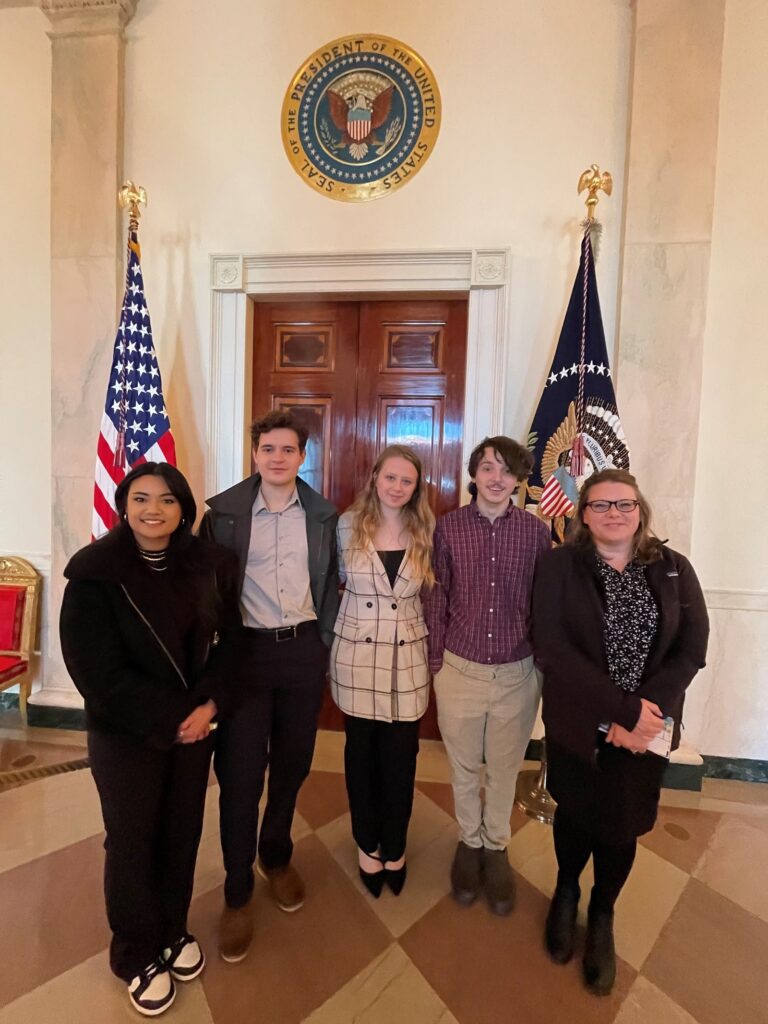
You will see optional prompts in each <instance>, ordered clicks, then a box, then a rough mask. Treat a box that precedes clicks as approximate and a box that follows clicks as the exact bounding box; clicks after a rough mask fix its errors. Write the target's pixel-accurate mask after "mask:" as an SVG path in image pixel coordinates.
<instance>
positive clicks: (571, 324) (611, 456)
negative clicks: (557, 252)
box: [525, 224, 629, 542]
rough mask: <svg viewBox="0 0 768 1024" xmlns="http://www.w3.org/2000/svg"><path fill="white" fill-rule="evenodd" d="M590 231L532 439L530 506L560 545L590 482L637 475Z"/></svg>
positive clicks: (587, 234) (588, 229)
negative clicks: (628, 472)
mask: <svg viewBox="0 0 768 1024" xmlns="http://www.w3.org/2000/svg"><path fill="white" fill-rule="evenodd" d="M590 227H591V226H590V225H589V224H587V227H586V230H585V232H584V238H583V239H582V243H581V260H580V262H579V272H578V274H577V275H576V281H575V282H574V285H573V292H572V293H571V300H570V302H569V303H568V310H567V312H566V314H565V320H564V321H563V329H562V331H561V332H560V340H559V341H558V343H557V349H556V351H555V357H554V359H553V360H552V366H551V367H550V371H549V376H548V377H547V381H546V384H545V385H544V392H543V394H542V396H541V401H540V402H539V407H538V409H537V410H536V415H535V416H534V418H533V423H532V424H531V432H530V436H529V447H530V448H531V449H532V450H533V453H534V456H535V460H536V461H535V465H534V469H533V473H532V474H531V476H530V478H529V480H528V481H527V485H526V495H525V505H526V508H527V509H529V510H530V511H532V512H535V513H536V514H537V515H538V516H539V517H540V518H542V519H544V521H545V522H550V523H551V526H552V536H553V539H554V540H555V541H556V542H559V541H562V540H563V538H564V536H565V529H566V523H567V521H568V519H569V518H571V517H572V516H573V513H574V509H575V505H576V502H577V501H578V496H579V489H580V487H581V485H582V483H583V482H584V481H585V480H586V479H587V478H588V477H589V476H591V474H592V473H594V472H596V471H597V470H600V469H607V468H608V467H613V468H615V469H629V448H628V447H627V442H626V438H625V436H624V430H623V429H622V426H621V420H620V419H619V413H618V409H617V408H616V395H615V393H614V390H613V380H612V379H611V370H610V367H609V365H608V352H607V350H606V347H605V334H604V332H603V319H602V316H601V315H600V299H599V298H598V295H597V280H596V278H595V267H594V257H593V253H592V242H591V238H590Z"/></svg>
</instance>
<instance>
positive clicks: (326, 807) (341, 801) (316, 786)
mask: <svg viewBox="0 0 768 1024" xmlns="http://www.w3.org/2000/svg"><path fill="white" fill-rule="evenodd" d="M296 808H297V810H298V812H299V814H301V815H302V817H303V818H304V820H305V821H306V822H307V824H309V825H310V826H311V827H312V828H321V827H322V826H323V825H327V824H328V822H329V821H333V820H334V819H335V818H338V817H340V816H341V815H342V814H346V812H347V811H348V810H349V804H348V802H347V787H346V783H345V782H344V776H343V775H341V774H339V772H316V771H312V772H310V773H309V778H308V779H307V781H306V782H305V783H304V785H303V786H302V787H301V789H300V790H299V799H298V800H297V801H296Z"/></svg>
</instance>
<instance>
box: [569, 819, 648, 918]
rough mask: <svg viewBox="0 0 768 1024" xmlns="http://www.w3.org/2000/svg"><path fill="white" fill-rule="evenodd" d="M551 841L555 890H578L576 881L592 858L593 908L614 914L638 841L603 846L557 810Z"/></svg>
mask: <svg viewBox="0 0 768 1024" xmlns="http://www.w3.org/2000/svg"><path fill="white" fill-rule="evenodd" d="M554 838H555V853H556V854H557V866H558V874H557V884H558V887H559V888H564V889H571V890H573V889H575V888H577V887H578V884H579V877H580V875H581V873H582V871H583V870H584V868H585V867H586V865H587V861H588V860H589V858H590V856H591V857H592V861H593V868H594V875H595V884H594V887H593V889H592V905H593V906H596V907H598V908H599V909H601V910H613V905H614V903H615V902H616V900H617V899H618V896H619V893H620V892H621V890H622V888H623V886H624V883H625V882H626V880H627V879H628V878H629V873H630V871H631V870H632V865H633V863H634V861H635V853H636V851H637V840H636V839H632V840H630V841H629V842H626V843H622V844H621V845H614V844H610V843H605V842H602V841H601V840H598V839H596V838H595V836H594V835H593V834H592V833H591V832H590V831H588V830H586V829H584V828H583V827H582V826H581V825H579V824H578V823H577V822H576V821H574V820H572V819H570V818H568V817H566V816H565V815H564V814H563V812H562V810H561V809H560V808H559V807H558V808H557V810H556V811H555V825H554Z"/></svg>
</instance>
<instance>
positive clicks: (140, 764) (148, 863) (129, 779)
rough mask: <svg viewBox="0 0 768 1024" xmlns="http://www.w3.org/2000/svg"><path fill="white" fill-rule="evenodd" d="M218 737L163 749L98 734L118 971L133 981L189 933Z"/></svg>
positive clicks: (93, 741)
mask: <svg viewBox="0 0 768 1024" xmlns="http://www.w3.org/2000/svg"><path fill="white" fill-rule="evenodd" d="M212 747H213V741H212V740H210V739H207V740H201V741H200V742H199V743H190V744H183V745H182V744H179V745H177V746H174V747H172V749H171V750H167V751H166V750H155V749H153V748H152V747H149V746H146V745H145V744H144V743H143V742H142V741H141V740H138V739H135V738H134V737H132V736H119V735H115V734H112V733H103V732H96V731H92V732H89V733H88V756H89V758H90V762H91V771H92V772H93V777H94V779H95V781H96V787H97V789H98V791H99V798H100V800H101V811H102V814H103V816H104V827H105V829H106V832H107V837H106V839H105V841H104V849H105V851H106V858H105V864H104V894H105V897H106V903H107V918H108V920H109V926H110V928H111V929H112V943H111V945H110V951H109V962H110V966H111V968H112V971H113V972H114V973H115V974H116V975H117V976H118V978H122V979H123V981H130V980H131V979H132V978H134V977H135V976H136V975H137V974H138V972H139V971H140V970H142V969H143V968H144V967H146V966H147V965H148V964H149V963H151V962H152V961H153V960H156V959H157V957H158V956H159V955H160V952H161V950H162V949H163V948H164V947H166V946H169V945H170V944H171V943H172V942H174V941H175V940H176V939H178V938H179V937H180V936H181V935H183V934H184V933H185V932H186V930H187V911H188V910H189V904H190V901H191V899H192V884H193V881H194V875H195V860H196V858H197V847H198V845H199V843H200V833H201V831H202V828H203V811H204V809H205V791H206V787H207V785H208V769H209V765H210V760H211V750H212Z"/></svg>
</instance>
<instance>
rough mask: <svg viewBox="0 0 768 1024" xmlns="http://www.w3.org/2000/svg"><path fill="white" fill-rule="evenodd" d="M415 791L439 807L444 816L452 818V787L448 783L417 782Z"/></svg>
mask: <svg viewBox="0 0 768 1024" xmlns="http://www.w3.org/2000/svg"><path fill="white" fill-rule="evenodd" d="M416 789H418V790H420V791H421V792H422V793H423V794H424V796H427V797H429V799H430V800H431V801H432V802H433V803H435V804H437V806H438V807H441V808H442V809H443V810H444V811H445V813H446V814H449V815H450V816H451V817H452V818H453V817H454V809H453V787H452V786H451V785H450V783H448V782H417V783H416Z"/></svg>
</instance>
